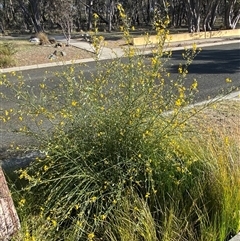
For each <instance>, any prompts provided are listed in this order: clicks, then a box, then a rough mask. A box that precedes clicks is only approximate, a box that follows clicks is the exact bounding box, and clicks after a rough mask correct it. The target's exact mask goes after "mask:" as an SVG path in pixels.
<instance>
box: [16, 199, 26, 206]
mask: <svg viewBox="0 0 240 241" xmlns="http://www.w3.org/2000/svg"><path fill="white" fill-rule="evenodd" d="M25 203H26V199H25V198H22V199H21V200H20V201H19V203H18V204H19V206H21V207H23V206H24V204H25Z"/></svg>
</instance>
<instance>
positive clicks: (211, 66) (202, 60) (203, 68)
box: [170, 48, 240, 74]
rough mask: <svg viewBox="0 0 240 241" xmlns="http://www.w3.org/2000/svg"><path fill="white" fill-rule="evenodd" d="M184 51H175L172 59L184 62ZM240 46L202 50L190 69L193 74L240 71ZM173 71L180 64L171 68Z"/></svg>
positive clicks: (174, 71)
mask: <svg viewBox="0 0 240 241" xmlns="http://www.w3.org/2000/svg"><path fill="white" fill-rule="evenodd" d="M183 52H184V51H176V52H173V56H172V59H173V60H177V62H178V63H180V62H182V63H183V62H184V60H183V57H182V53H183ZM239 63H240V48H235V49H231V50H221V49H217V50H204V49H203V50H202V51H201V52H200V53H199V55H198V56H197V57H196V58H195V59H194V61H193V63H192V64H191V65H190V66H189V68H188V70H189V72H190V73H192V74H228V73H229V74H230V73H237V72H240V64H239ZM170 70H171V72H172V73H176V72H177V70H178V64H174V65H172V66H171V68H170Z"/></svg>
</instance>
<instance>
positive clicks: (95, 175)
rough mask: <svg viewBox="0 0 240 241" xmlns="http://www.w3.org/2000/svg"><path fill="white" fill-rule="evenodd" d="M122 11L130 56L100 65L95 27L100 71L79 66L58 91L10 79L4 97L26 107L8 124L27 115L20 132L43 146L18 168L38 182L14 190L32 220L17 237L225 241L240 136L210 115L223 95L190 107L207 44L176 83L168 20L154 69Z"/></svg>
mask: <svg viewBox="0 0 240 241" xmlns="http://www.w3.org/2000/svg"><path fill="white" fill-rule="evenodd" d="M118 10H119V14H120V16H121V18H122V20H123V21H122V22H123V26H122V30H123V36H124V38H125V41H126V43H127V46H128V48H125V56H126V57H127V58H128V61H127V62H122V61H121V59H114V60H113V61H112V62H110V63H106V64H105V65H103V64H102V62H99V59H98V48H97V47H98V46H97V44H98V43H99V42H100V41H99V40H101V39H98V36H97V31H96V32H95V33H94V34H95V38H93V39H95V40H96V42H95V44H96V56H95V59H96V69H97V73H96V74H92V75H91V76H90V77H89V76H85V75H84V74H83V73H82V72H79V71H77V70H76V69H75V68H74V66H69V68H68V70H67V71H64V72H58V73H55V75H56V76H57V77H58V82H57V83H56V85H55V86H54V87H53V88H50V87H49V86H48V85H47V84H46V81H47V80H46V79H44V80H43V81H42V83H40V84H39V85H38V86H35V88H32V87H31V86H28V84H27V83H26V82H25V80H24V78H23V77H22V76H21V75H16V73H12V75H13V76H14V75H16V81H13V82H10V81H9V80H8V79H7V76H6V75H1V79H0V83H1V85H2V87H3V88H7V89H8V92H7V94H6V95H5V94H3V93H2V94H1V98H4V99H5V100H11V101H12V100H13V98H15V101H16V103H17V104H18V106H17V107H16V108H14V109H13V108H11V109H6V110H3V111H2V113H1V115H0V120H1V123H2V125H4V123H5V122H8V123H9V124H11V121H12V120H14V119H15V120H16V119H18V120H19V122H18V123H16V122H13V123H12V125H13V130H14V131H15V132H19V133H22V134H25V135H29V136H31V137H35V138H36V139H37V141H38V143H39V145H37V146H35V145H33V146H30V145H29V146H28V147H27V149H28V150H36V149H37V150H40V151H41V153H43V155H42V156H41V157H40V156H39V157H37V158H36V160H34V161H33V162H32V163H31V165H30V166H28V167H27V168H23V169H21V170H19V172H18V174H19V181H21V180H24V181H25V182H26V183H27V185H26V186H25V187H24V188H22V189H20V190H18V189H15V190H14V187H13V189H12V190H13V191H12V193H13V198H14V201H15V204H16V206H17V210H18V214H19V216H20V220H21V224H22V229H21V230H20V231H19V232H18V233H17V234H16V237H13V240H14V241H23V240H24V241H30V240H31V241H33V240H43V241H44V240H67V241H68V240H69V241H73V240H74V241H75V240H76V241H82V240H88V241H98V240H106V241H129V240H131V241H142V240H143V241H154V240H161V241H163V240H164V241H169V240H172V241H225V238H226V237H227V236H229V235H230V234H231V233H232V234H234V233H236V232H237V231H238V230H239V228H240V227H239V226H240V223H239V220H240V212H239V211H240V194H239V192H238V189H239V188H238V187H239V184H240V183H239V175H238V173H239V139H238V137H237V136H235V135H230V133H231V132H230V131H229V130H230V128H231V127H232V125H231V124H232V123H231V122H230V125H229V126H225V125H221V126H218V125H217V123H218V122H217V121H214V122H210V121H209V120H211V119H214V118H215V117H216V112H215V110H217V111H218V110H221V111H222V109H221V108H220V109H219V107H221V106H224V105H222V103H223V102H219V103H217V102H215V103H212V105H210V104H209V105H206V106H204V108H201V107H198V106H196V107H193V108H192V109H189V108H185V107H187V106H189V105H190V104H192V103H193V100H194V96H195V94H196V93H197V91H198V90H197V81H196V80H194V81H193V83H192V84H191V85H190V86H186V84H185V82H184V78H185V77H186V75H187V73H188V71H187V67H188V65H190V64H191V62H192V61H193V59H194V57H195V56H196V55H197V54H198V53H199V49H198V48H197V47H196V46H195V45H193V46H192V48H191V49H188V50H186V52H185V55H184V56H185V64H184V65H183V64H182V65H179V68H178V73H179V75H178V78H177V79H176V80H174V81H173V80H172V78H171V74H170V73H168V72H167V70H166V68H165V63H164V62H163V58H162V56H163V55H164V56H168V57H169V58H170V57H171V52H168V53H165V52H164V51H163V45H164V42H165V39H166V36H167V35H168V34H169V32H168V30H167V29H166V28H165V26H167V24H168V23H169V19H168V17H167V16H166V18H165V19H164V20H162V19H156V22H155V26H156V30H157V33H158V37H159V43H158V45H156V48H155V49H154V50H153V53H152V57H151V58H150V65H148V66H146V65H145V62H144V58H145V57H144V56H142V55H138V50H137V49H135V48H134V46H131V45H130V44H129V43H130V42H131V35H130V33H129V26H128V25H127V16H126V15H125V12H124V10H123V9H122V7H121V5H118ZM94 17H95V20H96V21H97V16H96V15H95V16H94ZM94 46H95V45H94ZM183 66H184V67H183ZM50 81H51V80H50ZM230 91H231V90H230ZM227 103H229V102H227ZM239 103H240V102H236V103H235V102H234V104H231V106H232V107H233V108H236V110H237V109H238V107H239ZM218 105H219V107H218ZM212 107H213V108H212ZM214 107H216V109H214ZM228 109H231V108H228V107H226V108H225V107H224V111H225V110H228ZM228 111H229V110H228ZM217 113H218V114H219V115H220V116H222V112H220V113H219V112H217ZM231 113H233V114H234V113H235V115H238V114H237V112H235V109H234V111H232V112H231ZM228 114H229V112H227V113H226V115H227V117H228ZM234 120H235V119H234ZM224 121H225V120H224ZM210 123H211V124H210ZM221 124H222V123H221ZM215 125H216V126H215ZM237 126H238V125H237V123H236V128H238V127H237ZM228 127H229V128H228ZM233 133H234V132H233ZM235 137H236V139H235ZM13 148H16V149H19V148H20V147H19V146H14V147H13Z"/></svg>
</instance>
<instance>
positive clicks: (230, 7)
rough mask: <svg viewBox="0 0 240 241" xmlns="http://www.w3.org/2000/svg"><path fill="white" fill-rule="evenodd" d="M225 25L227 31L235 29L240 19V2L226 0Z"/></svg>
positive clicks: (238, 0) (239, 0) (237, 0)
mask: <svg viewBox="0 0 240 241" xmlns="http://www.w3.org/2000/svg"><path fill="white" fill-rule="evenodd" d="M224 10H225V14H224V24H225V27H226V28H227V29H234V28H236V26H237V23H238V22H239V19H240V0H224Z"/></svg>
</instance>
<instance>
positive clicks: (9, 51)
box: [0, 43, 17, 68]
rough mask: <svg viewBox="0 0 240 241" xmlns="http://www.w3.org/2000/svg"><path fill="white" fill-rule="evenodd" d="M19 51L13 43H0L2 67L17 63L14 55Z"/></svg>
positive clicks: (0, 64) (0, 65) (0, 63)
mask: <svg viewBox="0 0 240 241" xmlns="http://www.w3.org/2000/svg"><path fill="white" fill-rule="evenodd" d="M16 52H17V50H16V47H15V45H14V44H12V43H0V67H1V68H5V67H11V66H14V65H15V61H14V58H13V55H14V54H15V53H16Z"/></svg>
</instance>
